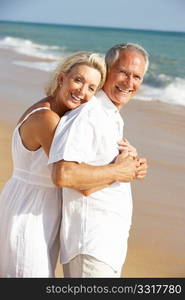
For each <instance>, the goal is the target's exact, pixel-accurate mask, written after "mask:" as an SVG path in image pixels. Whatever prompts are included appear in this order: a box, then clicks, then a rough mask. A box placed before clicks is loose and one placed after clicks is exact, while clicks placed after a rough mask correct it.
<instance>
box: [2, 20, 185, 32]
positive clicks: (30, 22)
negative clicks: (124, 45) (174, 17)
mask: <svg viewBox="0 0 185 300" xmlns="http://www.w3.org/2000/svg"><path fill="white" fill-rule="evenodd" d="M0 22H9V23H23V24H37V25H54V26H69V27H72V26H73V27H88V28H99V29H101V28H102V29H117V30H138V31H153V32H167V33H185V31H177V30H163V29H146V28H128V27H116V26H114V27H112V26H103V25H84V24H66V23H54V22H52V23H47V22H39V21H36V22H35V21H20V20H1V19H0Z"/></svg>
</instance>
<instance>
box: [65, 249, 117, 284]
mask: <svg viewBox="0 0 185 300" xmlns="http://www.w3.org/2000/svg"><path fill="white" fill-rule="evenodd" d="M63 273H64V278H97V277H103V278H108V277H109V278H118V277H120V276H121V270H120V271H119V272H117V271H114V270H113V268H112V267H110V266H109V265H107V264H105V263H104V262H101V261H99V260H97V259H96V258H95V257H93V256H90V255H86V254H80V255H77V256H75V257H74V258H73V259H72V260H70V262H69V263H67V264H63Z"/></svg>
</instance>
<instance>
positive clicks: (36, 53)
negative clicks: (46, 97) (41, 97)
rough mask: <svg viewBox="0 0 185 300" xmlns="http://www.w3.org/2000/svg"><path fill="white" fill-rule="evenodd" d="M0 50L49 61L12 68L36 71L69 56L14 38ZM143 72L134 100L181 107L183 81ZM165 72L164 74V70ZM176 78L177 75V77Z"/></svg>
mask: <svg viewBox="0 0 185 300" xmlns="http://www.w3.org/2000/svg"><path fill="white" fill-rule="evenodd" d="M0 48H4V49H11V50H13V51H16V52H18V53H21V54H23V55H27V56H32V57H37V58H41V59H49V60H51V61H47V62H43V61H18V60H16V61H14V62H13V63H14V64H16V65H20V66H24V67H27V68H34V69H39V70H42V71H47V72H50V71H53V70H54V69H55V67H56V65H57V61H58V60H59V59H61V57H63V56H66V55H69V54H71V53H72V52H71V51H69V49H67V47H65V46H62V47H61V46H60V47H59V46H55V45H51V46H49V45H43V44H36V43H34V42H32V41H31V40H28V39H22V38H14V37H10V36H6V37H4V38H3V39H0ZM154 65H155V64H154V62H153V66H152V68H151V69H150V70H149V71H148V72H147V74H146V76H145V79H144V82H143V84H142V86H141V88H140V91H139V93H138V94H137V95H136V96H135V97H134V98H135V99H138V100H147V101H152V100H159V101H163V102H167V103H171V104H180V105H185V79H184V76H182V77H181V74H180V77H179V76H175V74H176V75H177V73H176V72H174V74H173V75H172V74H171V73H169V74H170V75H169V74H164V73H160V71H161V70H160V66H158V65H157V64H156V65H155V68H154ZM166 72H168V70H166ZM178 75H179V74H178Z"/></svg>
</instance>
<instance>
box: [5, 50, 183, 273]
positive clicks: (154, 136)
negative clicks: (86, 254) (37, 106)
mask: <svg viewBox="0 0 185 300" xmlns="http://www.w3.org/2000/svg"><path fill="white" fill-rule="evenodd" d="M0 54H1V55H0V64H1V70H0V81H1V85H0V95H1V96H0V103H1V111H0V166H1V172H0V189H2V188H3V185H4V184H5V182H6V181H7V179H8V178H9V177H10V176H11V172H12V160H11V135H12V131H13V128H14V126H15V124H16V121H17V119H18V118H19V116H20V115H21V114H22V113H23V111H24V110H25V109H26V108H27V107H28V106H30V105H31V104H33V103H34V102H36V101H38V100H40V99H41V98H42V97H43V95H44V94H43V86H44V84H45V83H46V82H47V79H48V77H49V73H47V72H44V71H39V70H35V69H31V68H26V67H23V66H17V65H15V64H13V63H12V62H13V61H15V60H29V59H31V58H28V57H24V56H22V55H19V54H16V53H13V52H11V51H7V50H0ZM122 115H123V117H124V121H125V130H124V133H125V137H127V138H128V140H129V141H130V142H131V143H132V144H133V145H134V146H135V147H136V148H137V149H138V152H139V154H140V156H142V157H146V158H147V160H148V164H149V169H148V174H147V177H146V178H145V180H143V181H135V182H133V183H132V192H133V203H134V210H133V223H132V227H131V230H130V237H129V243H128V254H127V258H126V262H125V264H124V268H123V271H122V277H130V278H132V277H135V278H136V277H138V278H141V277H158V278H159V277H165V278H167V277H185V238H184V225H185V202H184V200H185V185H184V180H183V178H184V174H185V150H184V149H185V138H184V137H185V107H182V106H178V105H169V104H165V103H161V102H159V101H152V102H146V101H139V100H134V99H133V100H131V101H130V103H129V104H127V106H125V108H124V109H123V110H122ZM56 276H57V277H63V273H62V267H61V265H60V264H59V263H58V264H57V269H56Z"/></svg>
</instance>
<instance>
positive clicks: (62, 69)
mask: <svg viewBox="0 0 185 300" xmlns="http://www.w3.org/2000/svg"><path fill="white" fill-rule="evenodd" d="M78 64H85V65H87V66H89V67H91V68H95V69H96V70H98V71H99V72H100V74H101V81H100V84H99V86H98V89H100V88H101V87H102V86H103V84H104V82H105V78H106V65H105V60H104V58H103V57H102V56H101V55H100V54H99V53H92V52H88V51H81V52H76V53H74V54H72V55H70V56H67V57H65V58H64V59H62V60H61V62H59V65H58V66H57V68H56V70H55V71H54V72H53V74H52V76H51V79H50V80H49V82H48V84H47V86H46V88H45V92H46V95H47V96H54V95H55V93H56V91H57V89H58V86H59V84H60V75H61V73H68V72H69V71H70V70H71V69H72V68H73V67H74V66H75V65H78Z"/></svg>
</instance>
